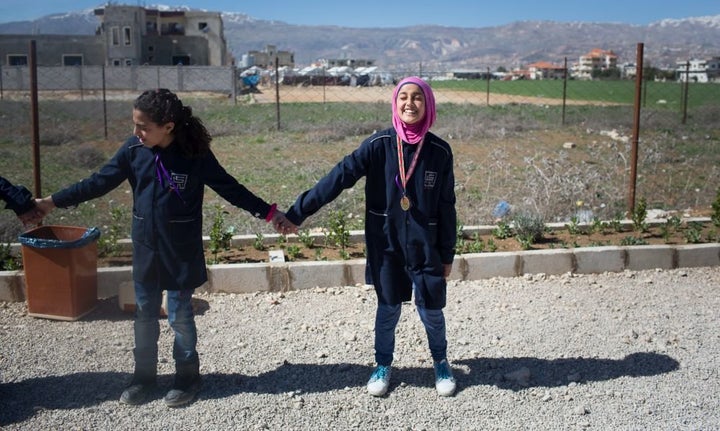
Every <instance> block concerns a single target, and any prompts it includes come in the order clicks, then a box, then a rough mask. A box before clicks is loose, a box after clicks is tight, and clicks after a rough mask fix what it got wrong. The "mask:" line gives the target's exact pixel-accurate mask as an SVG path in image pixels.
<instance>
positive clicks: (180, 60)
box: [172, 55, 190, 66]
mask: <svg viewBox="0 0 720 431" xmlns="http://www.w3.org/2000/svg"><path fill="white" fill-rule="evenodd" d="M189 64H190V56H187V55H173V56H172V65H173V66H187V65H189Z"/></svg>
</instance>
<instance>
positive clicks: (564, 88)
mask: <svg viewBox="0 0 720 431" xmlns="http://www.w3.org/2000/svg"><path fill="white" fill-rule="evenodd" d="M567 70H568V69H567V57H565V65H564V66H563V94H562V123H561V124H562V125H563V126H564V125H565V107H566V106H567V81H568V73H567Z"/></svg>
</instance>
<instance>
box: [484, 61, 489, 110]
mask: <svg viewBox="0 0 720 431" xmlns="http://www.w3.org/2000/svg"><path fill="white" fill-rule="evenodd" d="M485 104H486V105H487V106H490V68H489V67H488V68H487V88H486V89H485Z"/></svg>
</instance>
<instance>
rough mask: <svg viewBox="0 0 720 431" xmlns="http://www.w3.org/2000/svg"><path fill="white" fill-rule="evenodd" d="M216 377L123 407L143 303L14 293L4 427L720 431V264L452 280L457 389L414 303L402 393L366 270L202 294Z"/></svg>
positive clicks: (5, 327)
mask: <svg viewBox="0 0 720 431" xmlns="http://www.w3.org/2000/svg"><path fill="white" fill-rule="evenodd" d="M194 301H195V305H196V308H197V314H198V315H197V324H198V330H199V334H200V340H199V346H198V350H199V352H200V360H201V371H202V373H203V379H204V387H203V390H202V392H201V393H200V395H199V397H198V399H197V400H196V401H195V402H194V403H192V404H190V405H188V406H186V407H182V408H175V409H169V408H167V407H166V406H165V405H164V403H163V402H162V397H163V395H164V393H165V391H167V389H168V387H169V385H170V384H171V381H172V373H173V362H172V356H171V345H172V332H171V330H170V329H169V328H168V326H167V323H166V322H164V321H163V322H162V325H161V328H163V329H162V332H161V340H160V343H161V345H160V356H161V363H160V373H161V378H160V386H161V388H160V389H159V390H158V391H157V393H156V394H155V397H154V398H153V399H152V400H151V401H149V402H148V403H147V404H144V405H141V406H136V407H129V406H124V405H120V404H119V403H118V401H117V400H118V397H119V396H120V393H121V392H122V389H123V388H124V386H125V384H126V383H127V382H128V381H129V380H130V376H131V372H132V367H133V363H132V347H133V338H132V316H131V315H128V314H125V313H122V312H120V311H119V309H118V307H117V298H109V299H106V300H102V301H101V302H100V304H99V306H98V308H97V309H96V310H94V311H93V312H92V313H91V314H89V315H88V316H86V317H85V318H83V319H81V320H79V321H76V322H63V321H56V320H47V319H39V318H34V317H29V316H27V314H26V311H27V310H26V307H25V305H24V304H23V303H3V304H0V364H1V366H2V368H1V369H0V382H1V384H0V426H2V428H3V429H4V430H5V429H7V430H16V429H28V430H29V429H32V430H50V429H52V430H66V429H67V430H69V429H73V430H79V429H86V430H99V429H108V430H144V429H148V430H160V429H163V430H186V429H187V430H190V429H192V430H229V429H237V430H245V429H248V430H254V429H271V430H301V429H302V430H304V429H313V430H316V429H321V430H325V429H328V430H329V429H332V430H344V429H359V430H375V429H377V430H435V429H452V430H492V429H512V430H516V429H532V430H585V429H596V430H597V429H602V430H606V429H608V430H609V429H612V430H637V429H650V430H685V429H687V430H715V429H720V397H718V393H720V375H719V371H718V368H719V367H718V365H719V364H720V359H718V358H720V324H719V323H720V322H719V317H720V268H717V267H713V268H688V269H678V270H669V271H660V270H658V271H642V272H624V273H611V274H597V275H583V276H580V275H571V274H567V275H563V276H544V275H535V276H526V277H518V278H496V279H490V280H479V281H473V282H451V283H450V286H449V288H448V306H447V308H446V309H445V311H446V318H447V322H448V340H449V358H450V360H451V362H452V363H453V368H454V371H455V376H456V378H457V380H458V391H457V394H456V395H455V396H454V397H449V398H441V397H438V396H437V394H436V393H435V389H434V385H433V373H432V366H431V361H430V359H429V352H428V350H427V341H426V339H425V334H424V331H423V329H422V324H421V323H420V321H419V319H418V317H417V314H416V313H415V310H414V306H413V305H412V304H407V305H404V306H403V314H402V318H401V321H400V324H399V325H398V329H397V346H396V355H395V356H396V359H395V363H394V368H393V376H392V377H393V379H392V384H391V387H390V391H389V393H388V394H387V395H386V396H384V397H381V398H374V397H372V396H370V395H368V394H367V392H366V390H365V383H366V381H367V378H368V377H369V375H370V372H371V367H372V365H373V363H372V360H373V348H372V340H373V337H372V333H373V316H374V310H375V295H374V292H373V291H372V290H371V289H370V288H368V287H367V286H348V287H336V288H316V289H310V290H305V291H297V292H286V293H278V292H263V293H255V294H245V295H238V294H232V295H231V294H206V293H199V294H197V295H196V297H195V300H194Z"/></svg>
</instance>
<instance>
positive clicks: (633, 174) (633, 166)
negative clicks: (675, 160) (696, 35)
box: [628, 43, 644, 214]
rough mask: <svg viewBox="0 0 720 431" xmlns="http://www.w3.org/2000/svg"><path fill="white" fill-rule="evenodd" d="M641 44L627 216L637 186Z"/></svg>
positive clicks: (632, 208)
mask: <svg viewBox="0 0 720 431" xmlns="http://www.w3.org/2000/svg"><path fill="white" fill-rule="evenodd" d="M643 46H644V45H643V44H642V43H638V45H637V63H636V64H637V74H636V76H635V105H634V107H633V111H634V115H633V131H632V148H631V150H630V181H629V182H628V183H629V188H628V214H632V213H633V211H635V186H636V184H637V161H638V140H639V138H640V104H641V103H642V100H641V97H642V79H643Z"/></svg>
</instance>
